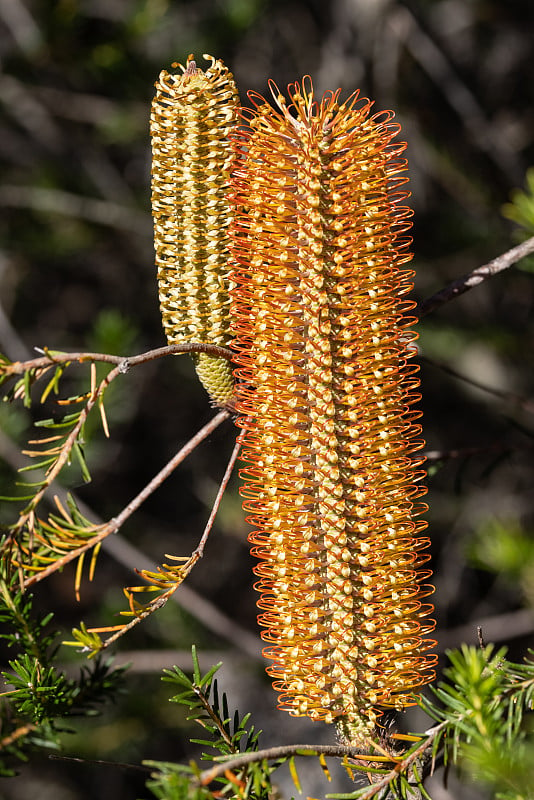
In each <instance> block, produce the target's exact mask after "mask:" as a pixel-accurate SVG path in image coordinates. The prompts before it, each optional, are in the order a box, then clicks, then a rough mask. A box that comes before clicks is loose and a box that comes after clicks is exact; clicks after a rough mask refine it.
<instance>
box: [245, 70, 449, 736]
mask: <svg viewBox="0 0 534 800" xmlns="http://www.w3.org/2000/svg"><path fill="white" fill-rule="evenodd" d="M272 91H273V95H274V98H275V103H276V107H272V106H271V105H269V104H268V103H267V101H266V100H265V99H264V98H263V97H260V96H258V95H251V99H252V101H253V102H254V104H255V110H253V111H251V112H250V113H247V112H246V111H244V112H243V114H244V116H245V122H246V123H247V125H246V126H245V127H243V128H240V129H239V132H238V133H236V136H235V137H234V138H235V147H236V154H237V157H238V159H239V160H238V164H237V167H236V169H235V172H234V177H233V187H234V199H235V203H236V209H237V211H236V219H235V226H234V232H233V248H232V249H233V259H234V272H233V273H232V276H231V280H232V281H233V282H234V283H235V288H234V289H233V290H232V295H233V311H232V316H233V323H232V324H233V327H234V333H235V337H236V338H235V341H234V347H235V349H236V362H237V365H238V366H237V369H236V377H237V378H238V379H239V385H238V386H237V387H236V398H237V401H236V407H237V409H238V412H239V413H240V419H239V424H240V425H241V426H242V427H243V428H245V431H246V433H245V445H244V451H243V460H244V461H245V462H246V464H247V466H246V467H245V468H244V469H243V470H242V472H241V475H242V477H243V478H244V480H245V485H244V487H243V489H242V494H243V495H244V497H245V502H244V507H245V509H246V510H248V511H249V512H250V513H251V516H250V517H249V521H250V522H251V524H252V525H253V526H254V527H255V528H256V530H255V531H254V532H253V533H252V534H251V536H250V540H251V542H252V544H253V549H252V552H253V553H254V555H255V556H257V557H258V558H259V559H260V560H259V563H258V565H257V566H256V568H255V571H256V574H257V575H258V577H259V581H258V583H257V585H256V588H257V589H258V590H259V591H260V592H261V597H260V599H259V603H258V605H259V607H260V609H261V610H262V613H261V615H260V617H259V621H260V624H261V625H262V626H263V627H264V631H263V634H262V635H263V638H264V640H265V641H266V642H268V647H267V648H266V649H265V651H264V653H265V655H266V656H267V657H268V658H269V659H271V660H272V665H271V666H270V667H269V668H268V672H269V674H270V675H271V676H272V677H273V678H274V687H275V689H276V690H277V691H278V692H279V696H280V706H281V707H282V708H284V709H286V710H287V711H289V713H290V714H292V715H295V716H301V715H306V716H309V717H311V718H312V719H315V720H324V721H325V722H334V721H337V722H338V723H339V724H340V728H341V731H342V734H343V736H344V737H345V738H346V739H347V740H349V741H351V742H352V743H358V742H364V741H365V740H366V737H367V736H368V735H369V733H370V732H371V731H372V730H373V728H374V724H375V721H376V719H377V718H378V717H379V715H380V711H381V709H382V708H384V707H393V708H402V707H404V706H406V705H408V704H410V703H412V702H413V699H412V696H411V695H412V692H414V690H417V689H418V687H420V686H421V685H422V684H424V683H426V682H428V681H429V680H431V678H432V677H433V666H434V663H435V658H434V657H433V656H431V655H428V654H427V651H428V650H429V649H430V648H431V647H433V645H434V644H435V643H434V642H433V641H431V640H429V639H427V638H425V637H426V636H427V634H428V633H429V632H430V631H432V629H433V627H434V623H433V622H432V621H429V620H428V614H430V613H431V612H432V606H431V605H430V604H428V603H425V602H423V601H424V598H426V597H427V596H428V595H429V594H430V593H431V592H432V591H433V588H432V587H431V586H428V585H425V583H424V582H425V581H427V580H428V578H429V577H430V574H431V573H430V571H429V570H428V569H422V566H423V565H424V564H425V563H426V562H427V560H428V556H427V555H426V554H424V553H423V552H422V551H423V550H424V549H425V548H426V547H427V546H428V540H427V539H426V538H422V537H421V536H420V534H421V532H422V531H423V530H424V529H425V527H426V523H424V522H422V521H416V519H417V517H418V515H419V514H420V513H421V512H422V511H424V510H426V506H424V505H423V504H421V503H419V502H418V498H420V497H421V496H422V495H423V494H424V491H425V490H424V489H423V487H422V486H421V480H422V478H423V477H424V473H423V472H422V471H421V468H420V467H421V464H422V458H421V457H419V456H418V455H417V453H418V451H419V450H420V448H421V447H422V446H423V442H421V441H420V440H419V439H418V438H417V437H419V435H420V431H421V429H420V425H419V424H418V423H417V420H418V418H419V416H420V412H419V411H417V410H414V409H413V405H414V403H415V402H417V401H418V400H419V394H418V393H417V392H418V387H419V380H418V378H417V376H416V373H417V366H415V365H412V364H410V362H409V358H410V356H411V355H413V353H414V347H413V344H412V343H413V341H414V339H415V334H414V333H412V332H411V331H410V330H409V326H410V325H411V324H413V323H414V321H415V320H414V318H413V317H410V316H407V314H408V313H409V312H410V311H411V310H412V309H413V307H414V303H412V302H411V301H409V300H406V299H405V295H406V293H407V292H408V291H409V290H410V289H411V279H412V276H413V273H412V272H409V271H407V270H406V269H404V265H405V264H406V262H408V261H409V260H410V255H409V254H408V252H407V247H408V246H409V243H410V239H409V238H408V236H407V231H408V230H409V228H410V224H411V223H410V215H411V212H410V210H409V209H408V208H407V207H405V206H404V205H403V203H404V202H405V200H406V197H407V196H408V195H407V192H406V191H405V189H404V188H403V187H404V184H405V183H406V181H407V178H406V177H405V171H406V162H405V161H403V160H400V158H399V157H400V155H401V154H402V152H403V150H404V147H405V145H404V144H399V143H397V142H395V141H394V140H395V137H396V135H397V133H398V131H399V126H398V125H396V124H395V123H393V122H392V117H393V114H392V113H391V112H384V113H382V114H372V113H371V103H370V102H369V101H367V100H360V101H359V100H358V97H357V95H356V94H355V95H353V96H351V97H350V98H349V99H348V100H346V101H345V102H343V103H341V102H340V99H339V91H338V92H330V93H327V94H326V95H325V96H324V97H323V98H322V99H321V100H319V101H317V100H315V98H314V95H313V88H312V85H311V81H310V80H308V79H305V81H303V83H302V85H301V84H298V83H296V84H294V85H292V86H290V87H289V103H287V102H286V101H285V100H284V98H283V97H282V96H281V95H280V92H279V90H278V88H277V87H276V86H274V85H273V86H272Z"/></svg>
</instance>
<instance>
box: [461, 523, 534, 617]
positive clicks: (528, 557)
mask: <svg viewBox="0 0 534 800" xmlns="http://www.w3.org/2000/svg"><path fill="white" fill-rule="evenodd" d="M467 552H468V556H469V558H470V561H471V563H472V564H473V565H474V566H476V567H478V568H479V569H484V570H487V571H489V572H493V573H495V575H497V576H498V579H499V581H500V582H501V583H505V584H506V585H507V586H508V587H510V588H512V589H515V588H517V587H519V589H520V590H521V593H522V595H523V597H524V599H525V600H527V602H528V603H529V605H534V541H533V539H532V534H531V533H530V532H529V531H528V530H525V529H524V528H523V527H522V526H521V525H520V523H519V522H518V521H517V520H513V519H510V520H506V521H503V520H499V519H495V518H491V519H488V520H485V521H484V522H483V523H482V524H481V525H480V526H479V528H478V529H477V531H476V534H475V537H474V538H473V540H472V541H471V542H470V544H469V546H468V548H467Z"/></svg>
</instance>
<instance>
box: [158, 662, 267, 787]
mask: <svg viewBox="0 0 534 800" xmlns="http://www.w3.org/2000/svg"><path fill="white" fill-rule="evenodd" d="M192 656H193V677H192V678H188V676H187V675H186V674H185V673H184V672H182V670H181V669H179V668H178V667H173V669H172V670H164V676H163V680H164V681H167V682H169V683H171V684H173V685H174V686H176V687H177V688H178V689H179V690H180V691H179V692H178V694H176V695H174V696H173V697H172V698H171V702H173V703H179V704H180V705H184V706H186V707H187V709H188V711H189V713H188V716H187V719H188V720H190V721H194V722H195V723H196V724H197V725H199V726H200V727H201V728H202V729H203V730H204V731H205V732H206V734H207V738H205V737H203V738H201V739H196V738H194V739H191V742H193V743H195V744H198V745H201V746H202V747H208V748H210V749H211V750H215V751H218V753H219V754H220V755H219V756H218V757H214V756H213V754H212V753H206V752H202V754H201V759H203V760H210V761H214V760H215V761H221V760H223V759H224V758H225V757H226V758H228V757H235V756H236V755H238V754H240V753H254V752H257V750H258V739H259V735H260V732H259V731H256V730H255V729H254V726H253V725H249V721H250V714H245V716H243V717H240V714H239V712H238V711H235V712H233V713H230V711H229V707H228V699H227V696H226V694H224V693H223V694H222V695H220V694H219V690H218V686H217V681H216V680H214V676H215V673H216V672H217V670H218V669H219V668H220V666H221V664H220V663H219V664H217V665H215V666H213V667H211V669H210V670H208V672H207V673H206V674H205V675H202V674H201V671H200V666H199V662H198V657H197V653H196V648H195V647H193V649H192ZM146 763H147V765H148V766H151V767H155V768H156V769H157V770H158V774H156V775H155V776H153V777H152V778H151V780H149V781H148V783H147V788H149V789H150V790H151V791H152V792H153V794H154V795H155V796H156V797H157V798H159V800H182V799H183V800H185V798H187V800H204V798H212V797H213V796H214V795H213V793H212V791H210V790H209V788H208V786H207V785H205V784H203V783H202V775H201V771H200V769H199V767H198V765H197V764H196V763H195V762H191V763H190V764H189V765H187V766H186V765H180V764H169V763H161V762H156V761H151V762H146ZM279 763H280V762H275V763H273V764H268V762H267V761H264V760H260V761H258V762H252V763H250V764H248V765H246V766H245V767H242V768H240V769H239V770H238V771H236V773H235V774H234V773H232V774H231V777H228V774H227V775H224V776H219V777H217V778H215V780H214V782H215V783H219V784H223V785H225V787H226V791H225V794H227V793H228V790H229V789H233V791H235V789H236V787H238V796H239V797H240V798H243V800H246V798H249V797H250V798H255V800H256V799H257V800H268V799H269V797H270V796H271V793H272V791H273V787H272V785H271V781H270V775H271V773H272V772H273V771H274V770H275V769H276V768H277V767H278V766H279Z"/></svg>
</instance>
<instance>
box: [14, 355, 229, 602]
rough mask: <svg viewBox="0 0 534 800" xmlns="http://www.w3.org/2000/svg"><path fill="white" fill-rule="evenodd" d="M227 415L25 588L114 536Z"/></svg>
mask: <svg viewBox="0 0 534 800" xmlns="http://www.w3.org/2000/svg"><path fill="white" fill-rule="evenodd" d="M117 369H118V368H117ZM115 371H116V370H112V372H115ZM110 374H111V373H110ZM229 416H230V413H229V412H228V411H219V413H218V414H216V415H215V416H214V417H213V419H211V420H210V421H209V422H208V423H206V425H204V426H203V427H202V428H201V429H200V430H199V431H198V432H197V433H196V434H195V435H194V436H193V437H191V439H189V441H188V442H187V443H186V444H185V445H184V446H183V447H182V448H181V449H180V450H179V451H178V452H177V453H176V455H174V456H173V457H172V458H171V459H170V461H168V463H167V464H166V465H165V466H164V467H163V469H161V470H160V471H159V472H158V474H157V475H156V476H155V477H154V478H152V480H151V481H150V482H149V483H148V484H147V485H146V486H145V487H144V488H143V489H142V490H141V491H140V492H139V493H138V494H137V495H136V496H135V497H134V498H133V500H131V501H130V502H129V503H128V505H127V506H126V507H125V508H124V509H123V510H122V511H121V512H120V514H118V515H117V516H116V517H114V518H113V519H111V520H110V521H109V522H108V523H107V524H106V525H105V526H104V528H103V529H101V530H100V531H99V532H98V534H97V535H96V536H94V537H93V538H92V539H90V540H89V541H88V542H86V543H85V544H83V545H82V546H81V547H77V548H76V550H71V551H70V552H69V553H66V554H65V555H64V556H63V557H62V558H60V559H58V560H57V561H55V562H54V563H53V564H51V565H50V566H49V567H46V568H45V569H44V570H42V571H41V572H38V573H36V574H34V575H32V576H31V577H30V578H28V579H27V580H26V581H25V586H26V587H29V586H32V585H33V584H35V583H38V582H39V581H41V580H44V578H47V577H48V575H50V574H52V573H53V572H56V570H58V569H62V568H63V567H64V566H65V565H66V564H68V563H69V562H70V561H73V560H74V559H76V558H78V557H79V556H80V555H82V553H85V552H86V551H87V550H90V549H91V548H93V547H95V546H96V545H97V544H99V543H100V542H101V541H102V540H103V539H105V538H106V537H107V536H109V535H110V534H111V533H116V532H117V531H118V530H120V528H121V527H122V525H124V523H125V522H126V520H127V519H128V518H129V517H131V515H132V514H133V513H134V511H137V509H138V508H139V506H140V505H141V504H142V503H144V501H145V500H146V499H147V498H148V497H149V496H150V495H151V494H152V493H153V492H154V491H155V490H156V489H157V488H158V487H159V486H161V484H162V483H163V481H164V480H165V479H166V478H168V477H169V475H171V473H172V472H173V471H174V470H175V469H176V467H177V466H178V465H179V464H181V463H182V461H184V460H185V459H186V458H187V456H188V455H190V454H191V453H192V452H193V450H194V449H195V448H196V447H197V446H198V445H199V444H200V442H202V441H204V439H206V438H207V437H208V436H209V435H210V434H211V433H213V431H214V430H215V429H216V428H218V427H219V425H220V424H221V423H222V422H224V420H226V419H228V417H229Z"/></svg>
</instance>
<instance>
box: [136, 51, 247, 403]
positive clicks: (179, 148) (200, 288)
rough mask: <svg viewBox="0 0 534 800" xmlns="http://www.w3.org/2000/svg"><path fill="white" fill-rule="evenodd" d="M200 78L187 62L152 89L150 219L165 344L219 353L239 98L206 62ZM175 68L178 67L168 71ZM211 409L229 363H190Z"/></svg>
mask: <svg viewBox="0 0 534 800" xmlns="http://www.w3.org/2000/svg"><path fill="white" fill-rule="evenodd" d="M205 58H206V59H209V60H210V61H211V65H210V66H209V68H208V69H207V70H206V71H205V72H204V71H203V70H201V69H199V68H198V67H197V65H196V63H195V61H194V60H193V57H192V56H189V58H188V61H187V64H186V66H185V67H181V69H182V72H183V74H177V75H174V74H169V73H168V72H166V71H165V70H164V71H163V72H162V73H161V75H160V76H159V79H158V81H157V83H156V95H155V97H154V100H153V103H152V113H151V118H150V130H151V138H152V214H153V217H154V244H155V250H156V264H157V269H158V283H159V297H160V306H161V313H162V318H163V327H164V329H165V333H166V335H167V340H168V342H169V344H182V343H185V342H203V343H207V344H214V345H220V346H223V347H224V346H226V345H228V344H229V341H230V333H229V320H228V307H229V295H228V272H229V267H228V245H229V236H228V227H229V225H230V222H231V219H232V210H231V205H230V203H229V200H228V183H229V177H230V171H231V168H232V162H233V158H234V157H233V153H232V148H231V143H230V139H229V136H230V133H231V132H232V130H233V129H234V127H235V125H236V122H237V109H238V105H239V98H238V94H237V89H236V86H235V83H234V80H233V76H232V74H231V73H230V72H229V71H228V70H227V68H226V67H225V66H224V65H223V64H222V62H221V61H216V60H215V59H214V58H212V57H211V56H205ZM173 66H181V65H173ZM194 361H195V366H196V370H197V373H198V375H199V377H200V380H201V381H202V383H203V384H204V386H205V387H206V389H207V391H208V392H209V394H210V396H211V398H212V400H213V401H214V402H215V403H217V404H224V403H226V402H228V401H229V400H230V398H231V395H232V391H233V380H232V372H231V367H230V365H229V364H228V362H227V361H226V360H225V359H223V358H219V357H216V356H212V355H208V354H205V353H199V354H196V355H195V356H194Z"/></svg>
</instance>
